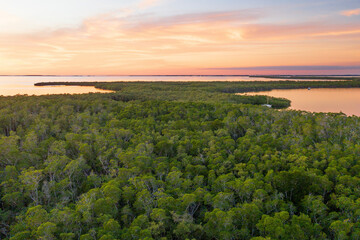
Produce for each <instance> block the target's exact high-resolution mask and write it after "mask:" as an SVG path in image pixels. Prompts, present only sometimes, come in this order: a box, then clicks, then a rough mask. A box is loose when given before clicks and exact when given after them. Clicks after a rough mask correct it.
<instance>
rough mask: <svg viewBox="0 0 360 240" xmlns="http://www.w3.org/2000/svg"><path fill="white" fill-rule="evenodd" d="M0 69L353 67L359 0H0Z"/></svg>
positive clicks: (338, 70)
mask: <svg viewBox="0 0 360 240" xmlns="http://www.w3.org/2000/svg"><path fill="white" fill-rule="evenodd" d="M0 74H2V75H34V74H40V75H41V74H43V75H158V74H159V75H179V74H180V75H188V74H190V75H191V74H196V75H203V74H204V75H205V74H206V75H216V74H340V75H341V74H360V1H359V0H302V1H288V0H252V1H240V0H196V1H194V0H61V1H59V0H11V1H8V0H0Z"/></svg>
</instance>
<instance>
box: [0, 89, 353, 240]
mask: <svg viewBox="0 0 360 240" xmlns="http://www.w3.org/2000/svg"><path fill="white" fill-rule="evenodd" d="M196 84H200V83H193V84H190V83H167V84H155V83H149V84H144V83H137V84H136V83H111V84H105V83H97V85H96V86H98V87H100V86H101V87H104V86H106V89H113V90H121V91H120V92H117V93H112V94H86V95H73V96H71V95H54V96H41V97H26V96H15V97H1V98H0V153H1V154H0V181H1V192H0V199H1V200H0V206H1V208H0V238H1V239H11V240H18V239H64V240H65V239H81V240H90V239H91V240H93V239H101V240H107V239H149V240H150V239H253V240H261V239H360V221H359V220H360V188H359V186H360V178H359V172H360V163H359V161H358V159H359V157H360V145H359V142H360V121H359V120H360V119H359V118H358V117H346V116H345V115H342V114H312V113H306V112H300V111H278V110H273V109H267V108H266V107H261V106H253V105H245V104H239V103H240V102H241V101H243V100H239V99H242V98H241V97H240V96H239V97H240V98H237V96H235V98H230V94H228V93H226V92H228V91H227V90H226V91H223V90H224V89H225V88H224V86H225V84H224V85H222V84H220V83H208V84H207V85H206V91H205V90H199V89H198V90H197V89H196ZM231 84H234V85H231ZM276 84H277V83H276ZM220 85H221V86H220ZM234 86H235V83H229V86H228V89H231V88H233V87H234ZM259 86H260V85H259ZM157 87H158V90H156V88H157ZM104 88H105V87H104ZM186 88H187V89H186ZM136 89H137V92H136ZM220 89H222V91H223V92H221V91H220ZM152 92H153V94H151V93H152ZM207 94H208V95H207ZM212 94H214V95H212ZM188 95H189V96H188ZM190 95H191V96H190ZM172 97H174V99H171V98H172ZM213 97H217V98H219V99H213ZM233 99H235V100H233ZM250 99H251V98H250ZM230 100H231V101H230ZM279 101H281V100H279Z"/></svg>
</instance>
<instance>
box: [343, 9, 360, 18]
mask: <svg viewBox="0 0 360 240" xmlns="http://www.w3.org/2000/svg"><path fill="white" fill-rule="evenodd" d="M341 15H344V16H347V17H351V16H356V15H360V8H357V9H351V10H346V11H342V12H341Z"/></svg>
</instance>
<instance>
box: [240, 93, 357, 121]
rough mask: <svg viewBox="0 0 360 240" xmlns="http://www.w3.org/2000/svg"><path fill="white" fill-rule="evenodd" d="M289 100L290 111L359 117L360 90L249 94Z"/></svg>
mask: <svg viewBox="0 0 360 240" xmlns="http://www.w3.org/2000/svg"><path fill="white" fill-rule="evenodd" d="M246 94H247V95H267V96H272V97H279V98H287V99H289V100H291V107H290V109H295V110H304V111H310V112H343V113H345V114H346V115H349V116H351V115H356V116H360V88H317V89H316V88H312V89H311V90H308V89H291V90H272V91H266V92H251V93H246Z"/></svg>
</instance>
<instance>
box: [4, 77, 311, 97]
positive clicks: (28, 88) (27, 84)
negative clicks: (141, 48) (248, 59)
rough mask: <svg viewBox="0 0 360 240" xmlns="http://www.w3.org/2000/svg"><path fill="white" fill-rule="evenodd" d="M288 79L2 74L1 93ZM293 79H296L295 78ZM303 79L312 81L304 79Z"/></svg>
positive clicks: (68, 91) (97, 90)
mask: <svg viewBox="0 0 360 240" xmlns="http://www.w3.org/2000/svg"><path fill="white" fill-rule="evenodd" d="M285 80H286V79H269V78H250V77H247V76H111V77H110V76H80V77H79V76H74V77H68V76H66V77H64V76H56V77H54V76H51V77H49V76H40V77H38V76H36V77H33V76H31V77H30V76H0V95H4V96H12V95H16V94H28V95H44V94H62V93H69V94H76V93H89V92H108V91H104V90H99V89H95V88H94V87H79V86H46V87H35V86H34V83H38V82H116V81H126V82H135V81H149V82H151V81H155V82H159V81H187V82H190V81H204V82H205V81H285ZM292 81H296V79H293V80H292ZM303 81H312V80H311V79H310V80H303Z"/></svg>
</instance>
